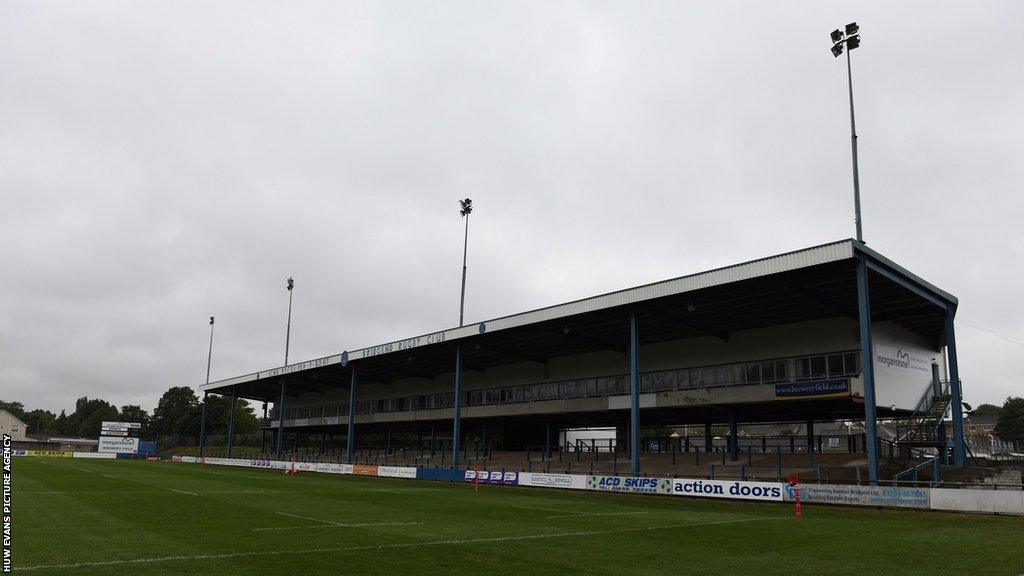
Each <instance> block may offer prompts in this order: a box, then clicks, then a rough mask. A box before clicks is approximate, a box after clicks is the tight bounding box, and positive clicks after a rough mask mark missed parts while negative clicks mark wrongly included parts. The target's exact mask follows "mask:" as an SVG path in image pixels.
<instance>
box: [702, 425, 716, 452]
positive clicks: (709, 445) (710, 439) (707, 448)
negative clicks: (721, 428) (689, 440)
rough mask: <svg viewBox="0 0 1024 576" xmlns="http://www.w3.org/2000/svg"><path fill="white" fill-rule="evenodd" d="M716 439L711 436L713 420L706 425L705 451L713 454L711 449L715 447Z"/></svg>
mask: <svg viewBox="0 0 1024 576" xmlns="http://www.w3.org/2000/svg"><path fill="white" fill-rule="evenodd" d="M714 443H715V439H714V437H713V436H712V435H711V420H708V421H707V422H705V423H704V451H705V452H711V448H712V447H713V446H714Z"/></svg>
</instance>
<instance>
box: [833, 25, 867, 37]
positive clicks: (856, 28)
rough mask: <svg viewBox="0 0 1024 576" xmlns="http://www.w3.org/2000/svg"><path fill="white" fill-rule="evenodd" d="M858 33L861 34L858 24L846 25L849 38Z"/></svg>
mask: <svg viewBox="0 0 1024 576" xmlns="http://www.w3.org/2000/svg"><path fill="white" fill-rule="evenodd" d="M858 32H860V26H857V23H856V22H850V23H849V24H847V25H846V35H847V36H853V35H855V34H857V33H858ZM833 34H834V32H833Z"/></svg>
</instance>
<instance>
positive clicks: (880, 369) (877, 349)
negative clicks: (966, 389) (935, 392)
mask: <svg viewBox="0 0 1024 576" xmlns="http://www.w3.org/2000/svg"><path fill="white" fill-rule="evenodd" d="M871 346H872V352H873V354H874V358H873V359H872V360H873V363H874V366H875V398H876V403H877V404H878V405H879V406H895V407H896V408H904V409H907V410H913V409H914V408H915V407H916V406H917V402H918V400H920V399H921V396H922V395H923V394H924V391H925V390H926V389H927V387H928V385H929V383H931V381H932V359H933V358H938V357H939V356H940V354H939V352H938V351H936V350H929V349H928V347H927V346H926V345H924V344H923V343H922V342H921V341H920V338H919V337H917V336H914V335H912V334H909V333H907V332H905V331H904V330H902V329H900V328H899V327H897V326H894V325H890V324H889V323H886V322H882V323H878V324H876V325H872V327H871Z"/></svg>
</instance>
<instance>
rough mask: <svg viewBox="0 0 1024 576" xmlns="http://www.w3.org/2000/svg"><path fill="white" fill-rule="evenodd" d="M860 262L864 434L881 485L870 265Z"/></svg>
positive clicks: (871, 473) (871, 472)
mask: <svg viewBox="0 0 1024 576" xmlns="http://www.w3.org/2000/svg"><path fill="white" fill-rule="evenodd" d="M865 260H866V258H865V257H864V256H860V257H859V258H858V259H857V309H858V312H859V316H860V318H859V322H858V323H859V324H860V358H861V364H862V373H863V377H864V432H865V434H866V435H867V449H868V480H869V481H870V482H871V484H872V485H875V484H878V475H879V474H878V473H879V470H878V421H877V419H876V414H875V410H876V406H875V365H874V357H875V356H874V352H873V351H872V346H871V295H870V294H869V293H868V265H867V262H866V261H865Z"/></svg>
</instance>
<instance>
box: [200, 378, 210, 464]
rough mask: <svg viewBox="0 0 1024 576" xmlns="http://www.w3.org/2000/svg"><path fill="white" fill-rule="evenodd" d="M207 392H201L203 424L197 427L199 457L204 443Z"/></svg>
mask: <svg viewBox="0 0 1024 576" xmlns="http://www.w3.org/2000/svg"><path fill="white" fill-rule="evenodd" d="M209 395H210V393H209V392H203V423H202V424H200V425H199V457H200V458H202V457H203V445H204V444H205V443H206V398H207V397H208V396H209Z"/></svg>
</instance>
